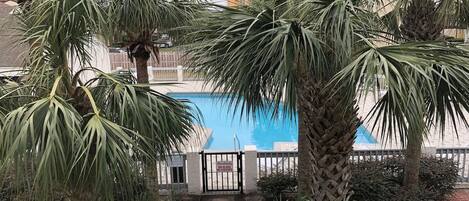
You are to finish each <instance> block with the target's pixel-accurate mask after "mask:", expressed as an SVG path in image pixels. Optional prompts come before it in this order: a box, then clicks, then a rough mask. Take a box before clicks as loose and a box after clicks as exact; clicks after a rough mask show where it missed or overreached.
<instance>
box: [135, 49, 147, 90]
mask: <svg viewBox="0 0 469 201" xmlns="http://www.w3.org/2000/svg"><path fill="white" fill-rule="evenodd" d="M147 63H148V58H147V57H143V56H142V57H140V56H138V57H135V66H136V68H137V82H138V83H140V84H148V67H147Z"/></svg>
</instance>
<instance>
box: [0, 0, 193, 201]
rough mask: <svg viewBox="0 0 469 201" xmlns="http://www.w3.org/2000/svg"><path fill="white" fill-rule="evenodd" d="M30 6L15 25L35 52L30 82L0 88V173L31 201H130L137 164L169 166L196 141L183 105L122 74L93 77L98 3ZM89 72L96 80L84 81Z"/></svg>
mask: <svg viewBox="0 0 469 201" xmlns="http://www.w3.org/2000/svg"><path fill="white" fill-rule="evenodd" d="M30 6H31V8H34V9H31V10H30V11H29V12H24V13H23V14H21V15H20V16H19V17H20V19H21V21H22V25H21V29H22V30H23V31H24V39H23V41H22V42H24V43H26V44H34V45H32V46H31V48H30V51H29V54H28V55H29V58H28V60H27V62H28V63H27V67H26V70H27V74H26V75H25V78H24V80H23V81H21V82H19V83H14V82H2V84H0V119H1V121H0V122H1V123H0V167H1V169H0V170H1V171H2V172H1V173H5V172H9V171H13V172H14V173H15V174H16V178H18V182H16V184H17V185H18V187H19V188H18V189H23V191H25V192H23V193H25V194H28V195H29V196H31V197H29V198H28V199H32V198H34V200H36V199H37V200H51V199H52V197H53V194H52V193H54V192H57V191H64V192H81V193H82V194H84V195H85V197H84V198H83V197H82V199H83V200H114V198H115V192H120V193H121V196H123V197H122V198H121V199H124V200H134V199H135V197H137V196H138V195H137V193H138V192H141V189H139V185H136V184H137V183H138V182H139V178H140V177H141V172H142V171H141V170H142V166H141V162H144V161H153V160H159V159H161V158H160V157H165V156H167V155H168V154H170V153H171V151H172V150H173V149H174V148H175V147H177V145H178V143H180V142H182V141H184V140H186V139H187V137H188V136H189V135H190V134H191V133H192V132H193V127H192V122H193V121H194V119H196V118H195V116H194V115H193V113H192V112H191V110H190V107H189V106H188V105H187V104H188V102H185V101H178V100H174V99H172V98H170V97H167V96H165V95H163V94H160V93H158V92H156V91H153V90H151V89H149V88H148V87H142V86H140V85H137V84H136V80H135V79H134V78H133V77H132V75H131V74H130V73H128V72H119V73H104V72H101V71H99V70H98V69H95V68H92V67H90V64H89V61H90V60H89V59H90V53H89V48H90V47H91V45H92V43H93V37H94V35H95V34H96V33H98V32H99V31H100V30H101V28H102V27H103V26H104V25H103V24H102V22H105V21H106V15H105V12H104V11H103V8H102V7H101V5H99V4H97V2H96V1H94V0H67V1H64V0H35V1H32V2H31V4H30ZM69 60H78V61H79V62H80V64H81V65H80V68H79V69H76V68H75V69H72V68H71V66H70V65H69V64H70V62H69ZM85 72H93V73H95V74H96V77H94V78H92V79H89V80H81V79H80V77H81V75H82V74H83V73H85ZM163 114H164V115H163ZM1 175H3V174H1ZM23 181H24V182H23ZM67 194H68V193H67ZM20 199H26V198H24V197H22V198H20Z"/></svg>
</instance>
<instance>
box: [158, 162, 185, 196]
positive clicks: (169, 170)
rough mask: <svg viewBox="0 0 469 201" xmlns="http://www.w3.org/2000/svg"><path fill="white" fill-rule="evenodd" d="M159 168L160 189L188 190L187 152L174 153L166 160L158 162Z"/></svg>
mask: <svg viewBox="0 0 469 201" xmlns="http://www.w3.org/2000/svg"><path fill="white" fill-rule="evenodd" d="M157 170H158V184H159V186H160V190H164V191H167V192H169V191H173V192H186V191H187V179H188V178H187V157H186V155H185V154H174V155H171V156H169V157H168V159H167V160H166V161H160V162H158V163H157ZM164 191H163V192H164Z"/></svg>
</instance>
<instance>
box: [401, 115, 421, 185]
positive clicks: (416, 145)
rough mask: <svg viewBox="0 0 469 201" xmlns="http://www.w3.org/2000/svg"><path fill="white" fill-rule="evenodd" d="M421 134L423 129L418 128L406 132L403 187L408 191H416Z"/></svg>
mask: <svg viewBox="0 0 469 201" xmlns="http://www.w3.org/2000/svg"><path fill="white" fill-rule="evenodd" d="M423 123H424V122H423ZM423 132H424V131H423V129H418V128H410V129H409V131H408V137H407V148H406V161H405V168H404V171H405V172H404V186H405V187H406V189H407V190H410V191H416V190H418V183H419V173H420V159H421V157H422V140H423V137H422V136H423Z"/></svg>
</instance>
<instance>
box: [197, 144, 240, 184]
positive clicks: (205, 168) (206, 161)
mask: <svg viewBox="0 0 469 201" xmlns="http://www.w3.org/2000/svg"><path fill="white" fill-rule="evenodd" d="M243 154H244V153H243V152H204V151H202V152H200V155H202V184H203V191H204V192H212V191H239V192H240V193H243Z"/></svg>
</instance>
